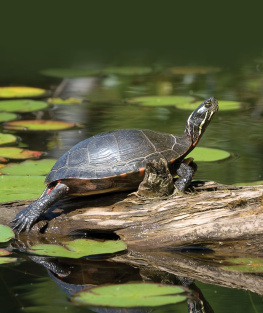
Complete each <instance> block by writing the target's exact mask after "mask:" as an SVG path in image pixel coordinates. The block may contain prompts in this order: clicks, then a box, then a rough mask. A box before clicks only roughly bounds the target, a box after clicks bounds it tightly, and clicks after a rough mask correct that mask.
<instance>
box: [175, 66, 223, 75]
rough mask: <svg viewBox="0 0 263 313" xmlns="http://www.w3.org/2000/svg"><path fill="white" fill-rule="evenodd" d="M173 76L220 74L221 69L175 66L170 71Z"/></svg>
mask: <svg viewBox="0 0 263 313" xmlns="http://www.w3.org/2000/svg"><path fill="white" fill-rule="evenodd" d="M169 71H170V72H171V73H172V74H177V75H180V74H181V75H185V74H210V73H217V72H220V68H219V67H207V66H174V67H171V68H170V69H169Z"/></svg>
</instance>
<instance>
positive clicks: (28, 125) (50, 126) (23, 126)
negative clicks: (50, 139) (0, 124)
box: [4, 120, 75, 131]
mask: <svg viewBox="0 0 263 313" xmlns="http://www.w3.org/2000/svg"><path fill="white" fill-rule="evenodd" d="M74 126H75V124H74V123H70V122H63V121H45V120H32V121H31V120H22V121H21V120H20V121H13V122H7V123H5V124H4V128H5V129H8V130H32V131H43V130H65V129H69V128H73V127H74Z"/></svg>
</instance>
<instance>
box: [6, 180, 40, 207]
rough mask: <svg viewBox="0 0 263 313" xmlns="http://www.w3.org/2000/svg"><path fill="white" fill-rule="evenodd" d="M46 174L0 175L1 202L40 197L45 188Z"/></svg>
mask: <svg viewBox="0 0 263 313" xmlns="http://www.w3.org/2000/svg"><path fill="white" fill-rule="evenodd" d="M44 180H45V177H44V176H7V175H1V176H0V190H1V194H0V202H7V201H14V200H27V199H34V198H38V197H39V196H40V194H41V193H42V192H43V190H44V186H45V185H44Z"/></svg>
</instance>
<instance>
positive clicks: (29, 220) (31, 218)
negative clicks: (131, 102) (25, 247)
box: [10, 205, 38, 234]
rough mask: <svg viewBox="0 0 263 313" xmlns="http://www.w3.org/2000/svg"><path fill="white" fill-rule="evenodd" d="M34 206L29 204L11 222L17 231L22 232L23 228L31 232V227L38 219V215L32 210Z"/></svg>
mask: <svg viewBox="0 0 263 313" xmlns="http://www.w3.org/2000/svg"><path fill="white" fill-rule="evenodd" d="M31 208H32V206H31V205H29V206H28V207H27V208H25V209H23V210H22V211H20V212H19V213H18V214H17V215H16V216H15V218H14V219H13V220H12V221H11V222H10V223H14V225H13V227H12V229H13V230H15V231H16V233H18V234H19V233H20V232H21V231H23V230H26V231H27V232H29V230H30V228H31V227H32V225H33V224H34V222H35V221H36V220H37V218H38V215H34V213H33V212H32V209H31Z"/></svg>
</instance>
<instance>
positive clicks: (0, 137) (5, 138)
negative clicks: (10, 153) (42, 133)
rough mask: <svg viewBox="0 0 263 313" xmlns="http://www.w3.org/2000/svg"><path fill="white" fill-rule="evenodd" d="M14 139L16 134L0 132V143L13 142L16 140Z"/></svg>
mask: <svg viewBox="0 0 263 313" xmlns="http://www.w3.org/2000/svg"><path fill="white" fill-rule="evenodd" d="M16 140H17V138H16V136H13V135H10V134H2V133H0V145H6V144H8V143H14V142H16Z"/></svg>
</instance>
